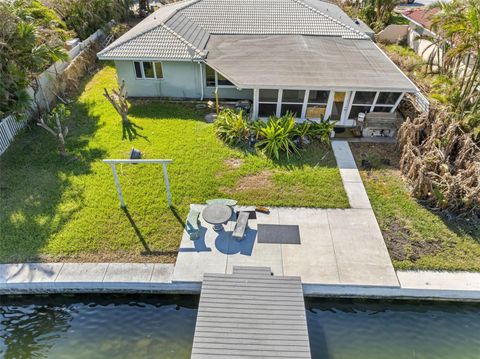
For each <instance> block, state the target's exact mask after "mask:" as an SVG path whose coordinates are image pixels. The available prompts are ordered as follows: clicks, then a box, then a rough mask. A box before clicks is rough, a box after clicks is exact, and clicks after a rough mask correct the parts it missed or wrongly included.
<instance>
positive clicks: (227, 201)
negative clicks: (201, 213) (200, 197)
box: [207, 198, 237, 207]
mask: <svg viewBox="0 0 480 359" xmlns="http://www.w3.org/2000/svg"><path fill="white" fill-rule="evenodd" d="M207 204H208V205H211V204H224V205H225V206H229V207H235V206H236V205H237V201H235V200H234V199H228V198H215V199H209V200H207Z"/></svg>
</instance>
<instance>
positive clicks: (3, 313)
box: [0, 305, 73, 359]
mask: <svg viewBox="0 0 480 359" xmlns="http://www.w3.org/2000/svg"><path fill="white" fill-rule="evenodd" d="M72 318H73V317H72V315H71V313H70V312H69V310H67V309H66V308H63V307H60V308H58V307H57V308H56V307H46V306H40V307H39V306H35V305H28V306H15V305H12V306H1V307H0V333H1V334H0V339H1V340H2V343H1V344H0V354H1V355H0V356H1V357H3V358H5V359H23V358H25V359H27V358H48V353H49V352H50V349H51V348H52V347H53V346H54V345H55V342H57V341H58V339H59V338H60V337H61V336H62V334H63V333H65V332H67V331H68V329H69V328H70V321H71V320H72Z"/></svg>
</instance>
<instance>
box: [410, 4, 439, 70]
mask: <svg viewBox="0 0 480 359" xmlns="http://www.w3.org/2000/svg"><path fill="white" fill-rule="evenodd" d="M439 11H440V9H439V8H424V7H422V8H417V9H410V10H406V11H404V12H403V13H402V16H403V17H404V18H405V19H407V20H408V21H409V24H408V34H407V43H408V46H409V47H410V48H412V49H413V50H414V51H415V52H416V53H417V54H419V55H420V56H422V58H423V59H424V60H425V61H428V60H429V59H430V57H431V56H432V55H433V56H434V55H435V54H438V48H437V47H436V45H432V42H431V41H429V40H428V38H429V37H431V38H434V37H436V36H437V35H436V34H435V33H434V32H433V31H432V29H431V26H432V17H433V16H434V15H435V14H437V13H438V12H439ZM435 62H436V61H435Z"/></svg>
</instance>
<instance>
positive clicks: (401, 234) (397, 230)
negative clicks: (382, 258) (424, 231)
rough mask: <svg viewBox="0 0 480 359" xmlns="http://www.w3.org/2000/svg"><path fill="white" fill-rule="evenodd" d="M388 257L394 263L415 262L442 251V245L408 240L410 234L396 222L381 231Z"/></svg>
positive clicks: (437, 242)
mask: <svg viewBox="0 0 480 359" xmlns="http://www.w3.org/2000/svg"><path fill="white" fill-rule="evenodd" d="M382 233H383V237H384V238H385V243H386V245H387V248H388V252H389V253H390V257H391V258H392V259H394V260H396V261H410V262H416V261H418V260H419V259H420V258H421V257H423V256H433V255H436V254H438V253H440V252H441V251H443V249H444V248H443V245H444V243H443V242H441V241H435V240H420V241H417V240H413V241H412V240H409V237H410V236H411V232H410V230H409V229H408V228H406V227H405V226H403V225H402V224H401V223H399V222H398V221H394V222H392V223H391V224H390V225H389V228H388V229H387V230H382Z"/></svg>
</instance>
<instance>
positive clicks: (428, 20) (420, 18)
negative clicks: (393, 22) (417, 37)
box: [403, 7, 440, 30]
mask: <svg viewBox="0 0 480 359" xmlns="http://www.w3.org/2000/svg"><path fill="white" fill-rule="evenodd" d="M439 11H440V10H439V9H438V8H435V7H434V8H431V9H423V8H421V9H411V10H406V11H404V12H403V16H404V17H405V18H407V19H409V20H411V21H413V22H415V23H417V24H418V25H420V26H422V27H424V28H425V29H428V30H430V27H431V26H432V17H433V16H434V15H435V14H436V13H438V12H439Z"/></svg>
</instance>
